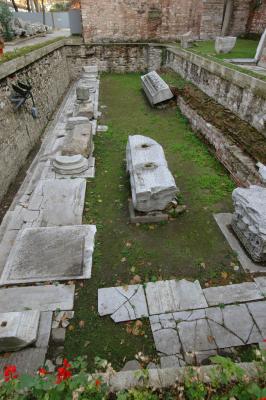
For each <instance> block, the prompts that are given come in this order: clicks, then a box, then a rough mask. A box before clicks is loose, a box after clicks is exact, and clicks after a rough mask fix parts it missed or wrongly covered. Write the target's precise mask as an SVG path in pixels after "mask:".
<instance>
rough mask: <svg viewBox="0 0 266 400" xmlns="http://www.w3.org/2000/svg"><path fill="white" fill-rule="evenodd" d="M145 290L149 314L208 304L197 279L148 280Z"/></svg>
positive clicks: (203, 306) (200, 306)
mask: <svg viewBox="0 0 266 400" xmlns="http://www.w3.org/2000/svg"><path fill="white" fill-rule="evenodd" d="M145 291H146V297H147V302H148V307H149V314H151V315H152V314H164V313H167V312H174V311H180V310H191V309H194V308H205V307H207V306H208V305H207V302H206V300H205V297H204V295H203V291H202V289H201V286H200V284H199V282H198V281H195V282H190V281H187V280H186V279H183V280H180V281H175V280H171V281H159V282H155V283H153V282H149V283H148V284H147V285H146V288H145Z"/></svg>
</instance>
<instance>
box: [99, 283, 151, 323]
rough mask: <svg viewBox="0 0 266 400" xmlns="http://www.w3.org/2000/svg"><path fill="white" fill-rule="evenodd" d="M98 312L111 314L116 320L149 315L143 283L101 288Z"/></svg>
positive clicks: (133, 318)
mask: <svg viewBox="0 0 266 400" xmlns="http://www.w3.org/2000/svg"><path fill="white" fill-rule="evenodd" d="M98 313H99V314H100V315H101V316H104V315H109V314H111V318H112V319H113V320H114V321H115V322H122V321H130V320H135V319H138V318H142V317H147V316H148V309H147V304H146V298H145V294H144V290H143V287H142V285H130V286H127V287H122V286H120V287H112V288H103V289H99V290H98Z"/></svg>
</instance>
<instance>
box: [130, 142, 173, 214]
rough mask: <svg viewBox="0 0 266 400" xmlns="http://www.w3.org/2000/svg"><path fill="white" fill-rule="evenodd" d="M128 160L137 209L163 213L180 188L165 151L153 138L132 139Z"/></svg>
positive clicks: (132, 191)
mask: <svg viewBox="0 0 266 400" xmlns="http://www.w3.org/2000/svg"><path fill="white" fill-rule="evenodd" d="M126 158H127V170H128V172H129V174H130V183H131V193H132V202H133V205H134V208H135V209H136V210H138V211H141V212H151V211H157V210H159V211H160V210H161V211H162V210H164V209H165V208H166V207H167V206H168V205H169V204H170V203H171V202H172V201H173V200H174V199H175V196H176V194H177V193H178V189H177V187H176V184H175V180H174V178H173V176H172V174H171V172H170V171H169V169H168V165H167V162H166V159H165V156H164V151H163V148H162V147H161V146H160V145H159V144H158V143H157V142H156V141H154V140H153V139H151V138H148V137H145V136H142V135H134V136H129V138H128V143H127V149H126Z"/></svg>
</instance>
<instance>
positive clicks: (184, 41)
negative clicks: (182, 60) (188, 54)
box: [180, 31, 193, 49]
mask: <svg viewBox="0 0 266 400" xmlns="http://www.w3.org/2000/svg"><path fill="white" fill-rule="evenodd" d="M180 43H181V47H182V49H188V48H189V47H191V46H192V44H193V32H191V31H189V32H187V33H185V34H184V35H181V37H180Z"/></svg>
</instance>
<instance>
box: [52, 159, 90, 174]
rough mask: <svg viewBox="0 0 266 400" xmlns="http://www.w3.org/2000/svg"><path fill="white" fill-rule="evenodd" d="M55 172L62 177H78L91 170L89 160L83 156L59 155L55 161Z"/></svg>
mask: <svg viewBox="0 0 266 400" xmlns="http://www.w3.org/2000/svg"><path fill="white" fill-rule="evenodd" d="M53 167H54V170H55V172H57V173H59V174H61V175H77V174H81V173H82V172H84V171H86V170H87V169H88V168H89V162H88V159H87V158H85V157H83V156H82V155H81V154H77V155H74V156H60V155H57V156H56V157H55V159H54V160H53Z"/></svg>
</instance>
